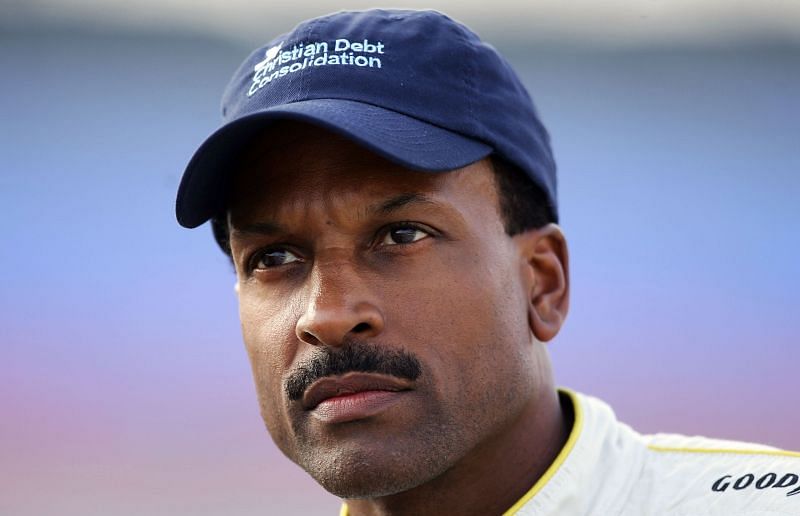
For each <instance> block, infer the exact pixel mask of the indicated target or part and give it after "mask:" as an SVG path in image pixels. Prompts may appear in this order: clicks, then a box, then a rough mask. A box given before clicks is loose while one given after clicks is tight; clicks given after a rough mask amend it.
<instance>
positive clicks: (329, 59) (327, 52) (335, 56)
mask: <svg viewBox="0 0 800 516" xmlns="http://www.w3.org/2000/svg"><path fill="white" fill-rule="evenodd" d="M385 50H386V47H385V45H384V44H383V42H382V41H370V40H368V39H364V40H360V41H350V40H349V39H346V38H340V39H336V40H333V41H309V42H306V43H299V44H295V45H294V46H292V48H291V49H288V48H287V49H285V50H284V49H283V42H281V43H279V44H278V45H275V46H274V47H271V48H270V49H269V50H267V52H266V53H265V55H264V60H263V61H259V62H258V63H256V64H255V66H253V83H252V84H251V85H250V89H249V90H247V96H248V97H252V96H253V95H254V94H255V93H256V92H257V91H258V90H260V89H261V88H263V87H264V86H266V85H267V84H269V83H271V82H272V81H274V80H276V79H279V78H281V77H285V76H286V75H288V74H290V73H295V72H299V71H300V70H305V69H306V68H308V67H318V66H357V67H359V68H381V67H382V66H383V63H382V62H381V57H380V56H381V55H382V54H385V53H386V52H385Z"/></svg>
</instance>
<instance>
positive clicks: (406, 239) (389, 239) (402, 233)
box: [381, 224, 430, 245]
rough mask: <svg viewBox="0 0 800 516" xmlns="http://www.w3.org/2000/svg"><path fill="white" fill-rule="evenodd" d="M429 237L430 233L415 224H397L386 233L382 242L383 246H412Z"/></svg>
mask: <svg viewBox="0 0 800 516" xmlns="http://www.w3.org/2000/svg"><path fill="white" fill-rule="evenodd" d="M429 236H430V233H428V232H427V231H425V230H423V229H420V228H419V227H417V226H415V225H413V224H396V225H394V226H392V227H390V228H389V229H388V230H387V231H386V234H385V235H384V237H383V240H381V244H382V245H397V244H411V243H413V242H416V241H418V240H422V239H423V238H427V237H429Z"/></svg>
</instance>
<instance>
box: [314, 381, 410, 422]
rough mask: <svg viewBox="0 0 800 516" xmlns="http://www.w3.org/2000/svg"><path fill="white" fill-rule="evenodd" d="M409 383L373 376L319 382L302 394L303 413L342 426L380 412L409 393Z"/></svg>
mask: <svg viewBox="0 0 800 516" xmlns="http://www.w3.org/2000/svg"><path fill="white" fill-rule="evenodd" d="M411 390H412V382H410V381H408V380H403V379H401V378H397V377H395V376H389V375H384V374H376V373H346V374H344V375H342V376H328V377H325V378H320V379H319V380H317V381H316V382H314V383H313V384H311V386H310V387H309V388H308V389H307V390H306V392H305V393H304V394H303V398H302V402H301V403H302V406H303V409H304V410H306V411H308V412H310V413H311V414H312V415H313V416H314V417H316V418H317V419H319V420H321V421H323V422H326V423H344V422H347V421H354V420H357V419H364V418H367V417H370V416H374V415H376V414H378V413H380V412H383V411H384V410H386V409H387V408H389V406H391V405H393V404H394V403H396V402H397V401H400V399H401V398H402V397H403V396H404V395H405V394H406V393H408V392H409V391H411Z"/></svg>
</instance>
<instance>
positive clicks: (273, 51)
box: [254, 41, 283, 72]
mask: <svg viewBox="0 0 800 516" xmlns="http://www.w3.org/2000/svg"><path fill="white" fill-rule="evenodd" d="M282 45H283V41H281V42H280V43H279V44H277V45H275V46H274V47H272V48H270V49H269V50H267V53H266V54H264V60H263V61H261V62H258V63H256V66H255V67H254V69H255V71H256V72H258V71H259V70H261V69H262V68H264V67H265V66H267V65H268V64H269V62H270V61H272V60H273V59H275V58H276V57H278V53H279V52H280V51H281V46H282Z"/></svg>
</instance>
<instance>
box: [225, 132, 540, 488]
mask: <svg viewBox="0 0 800 516" xmlns="http://www.w3.org/2000/svg"><path fill="white" fill-rule="evenodd" d="M259 147H263V149H266V150H263V149H262V150H260V151H258V150H256V151H254V152H252V153H251V155H250V156H249V159H248V160H247V164H246V165H245V166H243V167H242V169H241V170H240V171H239V174H238V176H237V179H236V181H235V185H234V189H233V193H232V197H231V202H230V211H229V222H230V226H231V249H232V254H233V258H234V262H235V265H236V272H237V276H238V282H239V301H240V316H241V323H242V331H243V334H244V342H245V345H246V348H247V352H248V355H249V358H250V361H251V365H252V369H253V374H254V377H255V384H256V388H257V392H258V398H259V402H260V406H261V413H262V416H263V418H264V421H265V423H266V425H267V427H268V429H269V432H270V434H271V435H272V437H273V439H274V440H275V442H276V443H277V445H278V446H279V447H280V448H281V450H282V451H283V452H284V453H285V454H286V455H287V456H288V457H289V458H290V459H291V460H293V461H295V462H296V463H298V464H299V465H300V466H302V467H303V468H304V469H306V470H307V471H308V472H309V473H310V474H311V475H312V476H313V477H314V478H315V479H316V480H317V481H318V482H319V483H320V484H322V485H323V487H325V488H326V489H327V490H329V491H330V492H332V493H334V494H337V495H339V496H342V497H344V498H357V497H375V496H381V495H387V494H392V493H397V492H401V491H405V490H408V489H411V488H413V487H416V486H418V485H421V484H423V483H426V482H429V481H431V480H434V479H436V478H437V477H441V476H442V475H443V474H445V473H446V472H449V471H451V470H453V469H457V468H458V467H459V466H460V465H464V464H465V463H466V462H468V461H470V460H475V459H476V458H477V457H479V456H480V454H481V453H482V450H488V449H490V448H491V446H492V444H493V443H495V442H497V441H498V440H500V439H502V438H503V435H504V433H505V432H508V431H509V429H510V428H511V427H512V426H513V424H514V423H515V421H516V420H517V419H519V416H520V414H521V413H522V412H523V411H524V410H528V409H529V406H530V403H531V400H532V399H534V396H535V394H536V392H537V389H540V387H541V385H540V383H539V378H538V377H537V373H536V371H537V370H541V369H540V368H539V366H540V365H541V364H539V363H538V362H539V361H540V354H539V353H538V352H536V350H535V349H534V348H535V347H536V346H540V345H541V344H540V343H538V342H536V340H535V339H534V338H533V336H532V334H531V331H530V329H529V324H528V320H529V319H528V309H527V307H528V296H529V292H528V289H527V287H526V282H525V281H523V278H524V277H525V275H526V274H527V273H528V272H527V267H528V264H527V263H526V261H525V259H524V258H523V257H522V256H521V254H520V252H519V246H518V245H517V243H516V241H515V239H514V238H512V237H509V236H508V235H507V234H506V233H505V231H504V227H503V220H502V218H501V216H500V213H499V208H498V199H497V193H496V189H495V183H494V177H493V172H492V170H491V168H490V164H489V162H488V161H486V160H484V161H481V162H478V163H475V164H473V165H470V166H468V167H465V168H464V169H461V170H458V171H453V172H448V173H424V172H415V171H410V170H408V169H405V168H403V167H401V166H398V165H394V164H392V163H390V162H388V161H386V160H384V159H382V158H380V157H378V156H377V155H375V154H372V153H371V152H369V151H367V150H365V149H363V148H362V147H359V146H357V145H355V144H353V143H350V142H349V141H347V140H345V139H343V138H340V137H337V136H334V135H332V134H331V133H328V132H325V131H323V130H321V129H317V128H314V127H312V126H308V125H303V124H289V123H283V124H280V125H278V126H276V128H274V129H272V130H270V131H269V132H268V133H266V134H264V135H263V137H262V138H261V139H260V140H259V141H258V142H257V143H256V144H255V145H254V149H258V148H259ZM354 369H355V370H356V371H354ZM531 438H532V439H534V438H535V436H531Z"/></svg>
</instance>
